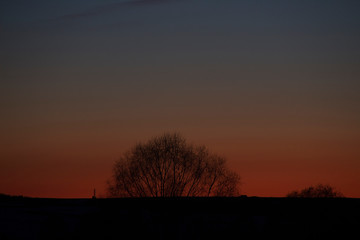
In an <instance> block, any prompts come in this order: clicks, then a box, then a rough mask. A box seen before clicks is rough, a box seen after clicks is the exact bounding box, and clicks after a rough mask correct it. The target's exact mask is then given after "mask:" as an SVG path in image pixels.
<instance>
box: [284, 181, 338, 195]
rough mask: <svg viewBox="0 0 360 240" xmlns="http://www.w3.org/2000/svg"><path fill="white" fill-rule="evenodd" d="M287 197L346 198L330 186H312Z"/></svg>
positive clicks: (291, 193) (293, 192)
mask: <svg viewBox="0 0 360 240" xmlns="http://www.w3.org/2000/svg"><path fill="white" fill-rule="evenodd" d="M287 197H302V198H335V197H344V195H343V194H342V193H341V192H338V191H336V190H335V189H334V188H333V187H332V186H330V185H323V184H318V185H316V186H315V187H314V186H310V187H307V188H304V189H302V190H301V191H292V192H290V193H288V194H287Z"/></svg>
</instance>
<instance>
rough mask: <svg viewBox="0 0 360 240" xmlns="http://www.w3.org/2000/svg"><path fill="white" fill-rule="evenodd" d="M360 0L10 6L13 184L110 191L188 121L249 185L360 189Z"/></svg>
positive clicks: (4, 9)
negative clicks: (116, 174)
mask: <svg viewBox="0 0 360 240" xmlns="http://www.w3.org/2000/svg"><path fill="white" fill-rule="evenodd" d="M359 12H360V1H357V0H354V1H345V0H338V1H333V0H319V1H313V0H312V1H310V0H308V1H306V0H305V1H304V0H302V1H300V0H299V1H286V0H284V1H265V0H264V1H250V0H248V1H241V0H197V1H195V0H140V1H135V0H122V1H120V0H117V1H116V0H53V1H48V0H31V1H29V0H3V1H1V2H0V79H1V87H0V110H1V118H0V133H1V134H0V193H1V192H2V193H6V194H15V195H25V196H32V197H91V195H92V191H93V188H96V189H97V192H98V193H99V194H100V195H104V194H105V187H106V180H107V179H109V178H110V176H111V168H112V165H113V163H114V161H115V160H117V159H118V158H119V156H120V155H121V154H122V153H123V152H124V151H126V150H128V149H129V148H130V147H131V146H132V145H134V144H135V143H137V142H139V141H145V140H147V139H149V138H151V137H153V136H156V135H159V134H162V133H164V132H166V131H178V132H180V133H182V135H183V136H184V137H186V138H187V139H188V140H189V141H190V142H193V143H195V144H204V145H206V146H208V147H209V149H210V150H211V151H213V152H215V153H218V154H219V155H222V156H225V157H226V158H227V159H228V164H229V167H231V168H233V169H234V170H235V171H237V172H238V173H239V174H240V175H241V177H242V182H243V184H242V194H247V195H250V196H253V195H255V196H273V197H279V196H285V195H286V194H287V193H288V192H289V191H291V190H296V189H300V188H303V187H307V186H309V185H311V184H317V183H325V184H331V185H333V186H334V187H336V188H337V189H338V190H340V191H342V192H343V193H344V194H345V195H346V196H348V197H358V198H359V197H360V174H359V172H360V14H359Z"/></svg>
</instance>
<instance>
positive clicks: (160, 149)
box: [108, 133, 240, 197]
mask: <svg viewBox="0 0 360 240" xmlns="http://www.w3.org/2000/svg"><path fill="white" fill-rule="evenodd" d="M239 182H240V177H239V176H238V174H236V173H235V172H233V171H230V170H229V169H227V168H226V165H225V159H224V158H222V157H219V156H217V155H215V154H211V153H210V152H209V151H208V149H207V148H206V147H204V146H194V145H192V144H188V143H187V142H186V140H185V139H184V138H183V137H181V136H180V135H179V134H176V133H173V134H170V133H166V134H164V135H162V136H159V137H155V138H153V139H151V140H149V141H148V142H146V143H139V144H137V145H135V146H134V147H133V148H132V149H130V151H128V152H126V153H125V154H124V155H123V156H122V157H121V158H120V160H119V161H117V162H116V163H115V165H114V168H113V176H112V178H111V180H110V181H109V182H108V193H109V195H110V196H111V197H179V196H186V197H189V196H191V197H193V196H235V195H238V194H239V189H238V187H239Z"/></svg>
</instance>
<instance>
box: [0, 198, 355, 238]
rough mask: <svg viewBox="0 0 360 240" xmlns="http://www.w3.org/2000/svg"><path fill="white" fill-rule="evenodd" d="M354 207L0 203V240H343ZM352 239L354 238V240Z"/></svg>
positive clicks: (326, 202)
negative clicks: (274, 239) (328, 239)
mask: <svg viewBox="0 0 360 240" xmlns="http://www.w3.org/2000/svg"><path fill="white" fill-rule="evenodd" d="M359 230H360V199H349V198H341V199H291V198H257V197H240V198H165V199H151V198H145V199H37V198H21V197H2V198H0V239H1V240H3V239H260V238H261V239H267V238H274V237H275V238H276V239H326V238H332V239H334V238H340V239H346V238H350V237H351V236H358V233H359ZM354 234H355V235H354Z"/></svg>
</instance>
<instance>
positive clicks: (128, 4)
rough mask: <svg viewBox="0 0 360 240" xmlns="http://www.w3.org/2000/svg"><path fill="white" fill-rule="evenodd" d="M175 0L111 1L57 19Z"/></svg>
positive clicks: (80, 16) (82, 16) (81, 16)
mask: <svg viewBox="0 0 360 240" xmlns="http://www.w3.org/2000/svg"><path fill="white" fill-rule="evenodd" d="M172 1H174V0H131V1H125V2H118V3H111V4H106V5H100V6H97V7H95V8H92V9H89V10H87V11H83V12H78V13H70V14H65V15H62V16H60V17H58V18H57V19H62V20H65V19H79V18H87V17H95V16H99V15H103V14H107V13H111V12H115V11H119V10H122V9H124V8H126V7H140V6H147V5H155V4H162V3H167V2H172Z"/></svg>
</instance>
